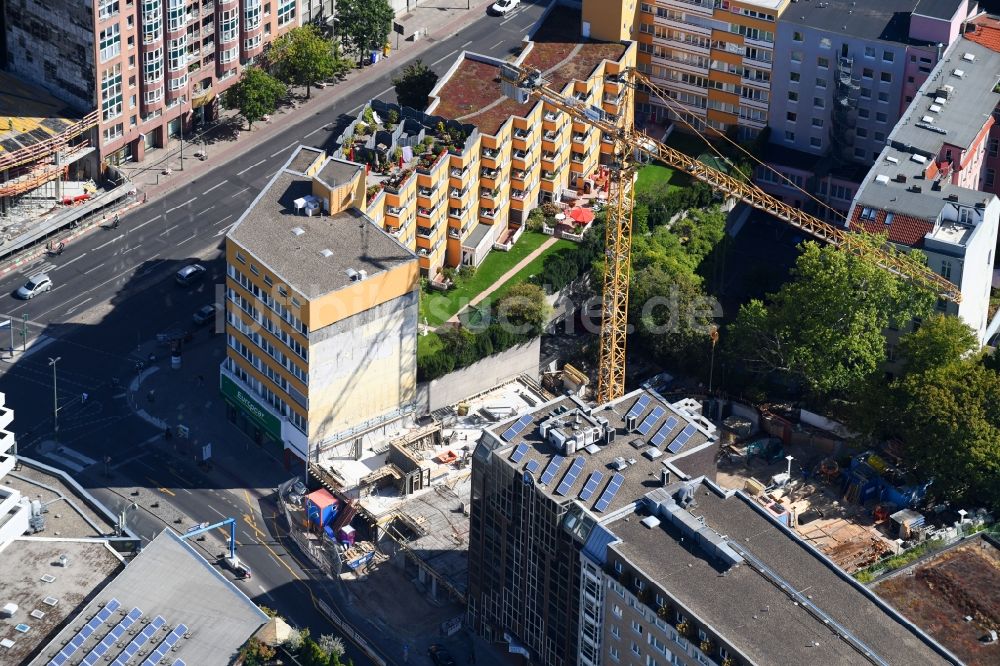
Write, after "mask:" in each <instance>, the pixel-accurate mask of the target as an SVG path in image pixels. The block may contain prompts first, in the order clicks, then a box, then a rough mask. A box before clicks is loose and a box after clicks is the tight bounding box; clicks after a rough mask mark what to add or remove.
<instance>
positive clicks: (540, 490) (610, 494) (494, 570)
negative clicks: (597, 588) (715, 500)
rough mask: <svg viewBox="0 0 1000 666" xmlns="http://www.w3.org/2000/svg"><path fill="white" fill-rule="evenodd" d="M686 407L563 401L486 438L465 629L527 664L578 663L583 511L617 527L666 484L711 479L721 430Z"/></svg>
mask: <svg viewBox="0 0 1000 666" xmlns="http://www.w3.org/2000/svg"><path fill="white" fill-rule="evenodd" d="M699 410H700V406H699V405H698V403H696V402H694V401H690V400H686V401H681V402H677V403H673V404H668V403H666V402H665V401H663V400H662V399H661V398H660V397H659V396H657V395H656V394H654V393H651V392H646V391H636V392H633V393H630V394H628V395H626V396H624V397H622V398H621V399H619V400H616V401H614V402H611V403H608V404H606V405H601V406H598V407H592V406H590V405H588V404H586V403H583V402H582V401H580V400H578V399H577V398H576V397H565V398H559V399H557V400H554V401H552V402H549V403H546V404H543V405H540V406H539V407H538V408H537V409H535V410H534V411H532V412H530V413H528V414H525V415H524V416H522V417H520V418H518V419H515V420H514V421H513V422H508V423H504V424H501V425H499V426H496V427H492V428H490V429H487V430H484V431H483V434H482V437H481V438H480V440H479V442H478V444H477V446H476V449H475V452H474V455H473V463H472V507H471V513H470V532H469V591H468V619H469V624H470V625H471V626H472V627H473V628H474V630H475V631H476V632H477V633H479V634H480V635H482V636H484V637H485V638H487V639H488V640H491V641H504V642H507V643H508V645H509V646H510V650H511V651H512V652H517V653H520V654H522V655H524V656H526V657H527V658H528V659H530V660H531V662H532V663H541V664H552V665H563V664H566V665H572V664H576V663H578V657H579V655H578V650H579V637H580V632H581V631H582V629H583V628H582V626H581V624H580V620H579V610H580V596H579V585H580V559H579V557H578V554H579V552H580V548H581V545H580V544H579V543H577V541H575V539H574V538H573V536H572V534H571V532H570V531H567V530H566V529H564V527H563V526H564V523H565V521H566V520H567V519H568V515H569V514H570V513H571V512H574V511H577V510H579V511H583V512H585V513H586V514H587V515H588V516H590V517H591V519H592V520H593V521H595V522H601V523H603V522H604V521H607V520H612V519H613V517H614V516H616V515H618V514H619V513H620V512H621V511H622V510H624V509H626V508H627V507H629V506H630V505H631V504H632V503H633V502H634V501H635V500H636V499H638V498H639V497H640V496H641V495H643V494H645V493H646V492H648V491H649V489H652V488H654V487H658V486H660V485H662V483H663V481H664V479H673V478H687V477H689V476H701V475H713V474H714V469H715V457H716V454H717V453H718V448H719V443H718V440H717V439H716V436H715V428H714V426H713V425H712V424H711V423H710V422H709V421H708V420H707V419H704V418H703V417H701V416H700V414H699Z"/></svg>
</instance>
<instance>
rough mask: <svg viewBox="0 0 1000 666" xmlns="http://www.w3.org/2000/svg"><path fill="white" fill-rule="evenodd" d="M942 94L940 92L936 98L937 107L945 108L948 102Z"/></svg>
mask: <svg viewBox="0 0 1000 666" xmlns="http://www.w3.org/2000/svg"><path fill="white" fill-rule="evenodd" d="M940 93H941V91H940V90H939V91H938V96H937V97H935V98H934V104H935V106H944V105H945V104H946V103H947V102H948V100H947V98H945V97H941V96H940Z"/></svg>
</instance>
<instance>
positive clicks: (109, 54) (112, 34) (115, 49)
mask: <svg viewBox="0 0 1000 666" xmlns="http://www.w3.org/2000/svg"><path fill="white" fill-rule="evenodd" d="M100 47H101V62H104V61H105V60H107V59H109V58H114V57H115V56H116V55H118V54H119V53H121V52H122V36H121V33H120V32H119V29H118V24H117V23H115V24H113V25H109V26H108V27H107V28H105V29H104V30H102V31H101V41H100Z"/></svg>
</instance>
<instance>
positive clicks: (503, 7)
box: [490, 0, 521, 16]
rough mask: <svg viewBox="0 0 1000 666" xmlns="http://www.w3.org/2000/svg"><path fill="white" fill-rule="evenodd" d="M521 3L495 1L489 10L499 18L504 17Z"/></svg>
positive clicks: (515, 1) (503, 0)
mask: <svg viewBox="0 0 1000 666" xmlns="http://www.w3.org/2000/svg"><path fill="white" fill-rule="evenodd" d="M520 3H521V0H497V1H496V2H494V3H493V4H492V5H491V6H490V9H491V10H493V13H495V14H499V15H500V16H505V15H506V14H507V13H508V12H510V11H511V10H512V9H514V8H515V7H517V6H518V5H519V4H520Z"/></svg>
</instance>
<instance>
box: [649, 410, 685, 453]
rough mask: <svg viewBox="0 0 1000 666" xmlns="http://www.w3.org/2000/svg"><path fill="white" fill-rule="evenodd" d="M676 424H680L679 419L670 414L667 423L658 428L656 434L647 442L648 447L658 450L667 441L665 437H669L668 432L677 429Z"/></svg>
mask: <svg viewBox="0 0 1000 666" xmlns="http://www.w3.org/2000/svg"><path fill="white" fill-rule="evenodd" d="M678 423H680V419H678V418H677V417H676V416H674V415H673V414H671V415H670V417H669V418H668V419H667V422H666V423H664V424H663V425H662V426H660V429H659V430H657V431H656V434H655V435H653V437H652V438H651V439H650V440H649V445H650V446H655V447H657V448H659V447H660V446H661V445H662V444H663V442H664V441H665V440H666V439H667V436H668V435H670V432H671V431H672V430H673V429H674V428H676V427H677V424H678Z"/></svg>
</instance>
